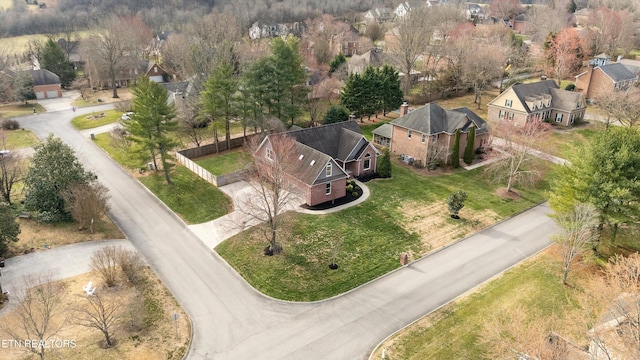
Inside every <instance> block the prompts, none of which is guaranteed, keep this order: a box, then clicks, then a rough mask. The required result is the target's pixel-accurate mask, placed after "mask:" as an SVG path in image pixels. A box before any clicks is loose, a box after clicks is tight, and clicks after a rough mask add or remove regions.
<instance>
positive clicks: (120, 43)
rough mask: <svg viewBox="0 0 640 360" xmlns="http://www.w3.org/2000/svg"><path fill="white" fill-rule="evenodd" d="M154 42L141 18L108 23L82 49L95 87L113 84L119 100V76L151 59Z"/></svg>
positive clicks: (108, 21)
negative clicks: (150, 43)
mask: <svg viewBox="0 0 640 360" xmlns="http://www.w3.org/2000/svg"><path fill="white" fill-rule="evenodd" d="M150 40H151V30H150V29H149V28H148V27H147V26H146V24H145V23H144V22H143V21H142V20H141V19H140V18H138V17H116V16H112V17H110V18H108V19H107V20H105V21H104V23H103V24H101V25H100V26H99V27H98V29H97V30H94V33H93V34H92V35H91V36H89V37H88V38H86V39H84V40H83V41H82V43H81V45H80V49H81V52H82V53H83V54H84V55H83V56H84V58H86V59H87V64H86V67H85V70H86V71H87V72H88V73H89V78H90V79H91V80H92V83H93V82H96V81H98V82H100V83H106V82H110V83H111V87H112V89H113V97H114V98H118V90H117V87H118V86H117V85H118V84H117V79H118V76H119V75H120V73H121V72H123V71H127V70H129V68H130V67H132V66H134V65H135V63H136V62H139V61H140V60H141V59H144V56H145V55H148V54H147V52H148V49H147V48H148V43H149V41H150Z"/></svg>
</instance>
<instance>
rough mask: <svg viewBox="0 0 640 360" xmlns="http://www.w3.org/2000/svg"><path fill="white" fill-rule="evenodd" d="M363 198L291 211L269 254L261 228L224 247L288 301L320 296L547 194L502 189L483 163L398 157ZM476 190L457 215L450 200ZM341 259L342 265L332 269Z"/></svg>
mask: <svg viewBox="0 0 640 360" xmlns="http://www.w3.org/2000/svg"><path fill="white" fill-rule="evenodd" d="M366 185H367V186H368V187H369V189H370V191H371V197H370V198H369V199H368V200H367V201H365V202H364V203H363V204H361V205H359V206H356V207H352V208H348V209H345V210H343V211H340V212H337V213H333V214H328V215H306V214H298V213H288V214H287V215H286V216H285V226H283V227H282V229H281V230H280V231H279V232H278V233H279V241H280V242H281V244H282V246H283V248H284V254H282V255H279V256H273V257H267V256H264V255H262V250H263V249H264V248H265V247H266V246H267V241H266V240H265V239H264V238H262V237H261V233H260V232H259V231H258V228H253V229H250V230H249V231H246V232H243V233H241V234H239V235H237V236H235V237H233V238H231V239H229V240H227V241H225V242H223V243H222V244H220V245H219V246H218V247H217V248H216V251H217V252H218V253H219V254H220V255H221V256H222V257H223V258H225V260H226V261H227V262H228V263H229V264H231V266H233V267H234V268H235V269H236V271H238V273H240V274H241V275H242V276H243V277H244V278H245V279H246V280H247V281H248V282H249V283H250V284H251V285H252V286H253V287H255V288H256V289H258V290H260V291H262V292H263V293H265V294H267V295H269V296H272V297H275V298H279V299H286V300H293V301H312V300H319V299H323V298H328V297H331V296H334V295H337V294H340V293H343V292H345V291H347V290H350V289H353V288H355V287H357V286H359V285H362V284H364V283H365V282H367V281H370V280H372V279H375V278H377V277H379V276H381V275H383V274H385V273H387V272H389V271H391V270H393V269H395V268H397V267H399V266H400V264H399V258H400V254H401V253H403V252H408V253H409V254H410V256H411V257H412V258H418V257H421V256H423V255H424V254H426V253H428V252H429V251H432V250H434V249H436V248H439V247H441V246H444V245H445V244H448V243H450V242H452V241H454V240H456V239H460V238H462V237H464V236H466V235H469V234H470V233H473V232H476V231H478V230H480V229H481V228H483V227H486V226H488V225H490V224H492V223H494V222H495V221H496V220H498V219H503V218H506V217H508V216H510V215H513V214H514V213H518V212H520V211H523V210H525V209H527V208H529V207H531V206H533V205H535V204H538V203H540V202H542V201H543V200H544V195H543V193H544V191H545V189H546V187H547V186H546V183H543V184H540V186H539V189H538V190H521V191H520V190H519V191H520V192H521V194H522V198H520V199H518V200H506V199H502V198H500V197H499V196H497V195H496V194H495V191H496V189H497V188H499V187H503V186H504V185H503V184H491V183H489V182H488V181H487V180H486V178H485V176H484V174H483V172H482V169H476V170H472V171H464V170H460V171H455V172H453V173H450V174H445V175H440V176H424V175H419V174H417V173H416V172H415V171H414V170H413V169H410V168H407V167H404V166H402V165H398V164H395V162H394V167H393V178H392V179H385V180H383V179H379V180H373V181H370V182H368V183H367V184H366ZM458 189H463V190H465V191H466V192H467V194H468V200H467V202H466V207H465V208H464V209H463V210H462V212H461V216H462V218H463V220H462V221H455V220H452V219H450V218H449V216H448V213H447V210H446V205H444V201H445V199H446V198H447V197H448V196H449V195H450V194H451V193H452V192H454V191H456V190H458ZM334 260H335V261H336V263H337V264H338V265H339V266H340V267H339V268H338V269H337V270H330V269H329V268H328V265H329V264H330V263H331V262H333V261H334Z"/></svg>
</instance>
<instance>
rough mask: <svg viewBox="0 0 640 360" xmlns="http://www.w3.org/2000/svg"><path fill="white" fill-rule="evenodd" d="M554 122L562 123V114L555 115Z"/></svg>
mask: <svg viewBox="0 0 640 360" xmlns="http://www.w3.org/2000/svg"><path fill="white" fill-rule="evenodd" d="M556 122H562V114H561V113H556Z"/></svg>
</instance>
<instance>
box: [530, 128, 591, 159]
mask: <svg viewBox="0 0 640 360" xmlns="http://www.w3.org/2000/svg"><path fill="white" fill-rule="evenodd" d="M601 131H604V124H601V123H595V124H586V125H580V126H578V127H576V128H569V129H562V128H558V129H554V132H553V134H551V136H550V137H549V139H547V140H546V141H545V142H544V143H542V144H539V145H540V146H538V150H541V151H544V152H547V153H549V154H551V155H555V156H559V157H561V158H563V159H569V158H571V157H572V156H575V155H576V153H577V152H578V151H579V149H580V148H581V147H583V146H584V145H586V144H587V143H588V142H589V141H590V140H591V139H593V138H594V137H595V136H596V135H597V134H598V133H599V132H601Z"/></svg>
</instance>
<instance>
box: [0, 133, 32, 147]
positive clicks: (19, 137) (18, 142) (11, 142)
mask: <svg viewBox="0 0 640 360" xmlns="http://www.w3.org/2000/svg"><path fill="white" fill-rule="evenodd" d="M3 137H4V139H3ZM3 142H4V143H3ZM39 142H40V140H38V137H37V136H35V135H34V134H33V133H32V132H31V131H29V130H24V129H20V130H5V131H3V130H0V148H1V147H4V149H0V150H16V149H24V148H28V147H33V146H35V145H37V144H38V143H39ZM3 145H4V146H3Z"/></svg>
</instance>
